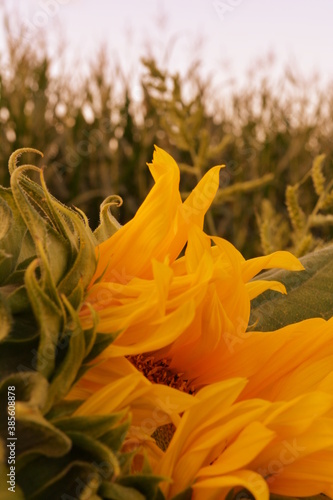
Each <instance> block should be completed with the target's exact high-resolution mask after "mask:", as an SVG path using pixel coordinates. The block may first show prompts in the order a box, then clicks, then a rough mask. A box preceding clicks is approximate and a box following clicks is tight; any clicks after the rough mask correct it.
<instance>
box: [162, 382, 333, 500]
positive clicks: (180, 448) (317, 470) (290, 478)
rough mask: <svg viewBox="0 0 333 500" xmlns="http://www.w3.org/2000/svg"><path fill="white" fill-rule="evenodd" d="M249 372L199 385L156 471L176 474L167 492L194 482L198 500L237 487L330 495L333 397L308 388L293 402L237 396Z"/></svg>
mask: <svg viewBox="0 0 333 500" xmlns="http://www.w3.org/2000/svg"><path fill="white" fill-rule="evenodd" d="M245 384H246V381H245V380H244V379H230V380H228V381H224V382H219V383H216V384H212V385H211V386H207V387H205V388H204V389H202V390H200V391H199V392H198V394H197V395H196V397H195V399H197V400H198V401H199V402H198V404H197V405H195V406H192V407H191V408H189V409H188V410H187V411H186V412H185V413H184V415H183V417H182V419H181V423H180V425H179V426H178V428H177V430H176V432H175V434H174V436H173V438H172V440H171V443H170V445H169V448H168V449H167V451H166V453H165V454H164V455H163V457H162V459H161V460H160V461H159V462H158V464H157V466H156V467H155V470H154V472H156V473H157V474H162V475H166V476H169V477H172V479H173V482H172V483H171V484H169V483H168V484H165V485H164V486H163V492H164V494H165V495H166V498H172V497H173V496H174V495H176V494H178V493H180V492H182V491H184V490H186V489H187V488H188V487H189V486H191V487H193V492H194V493H193V497H192V498H193V499H205V500H209V499H225V498H226V497H227V495H228V493H229V492H230V491H231V490H233V489H234V493H235V494H236V493H237V492H240V490H244V489H245V490H246V491H247V492H251V493H252V495H253V496H254V498H255V499H256V500H268V499H269V493H270V492H271V493H276V494H279V495H287V496H311V495H316V494H320V493H325V494H327V495H329V496H330V497H332V495H333V479H332V478H333V419H332V414H330V412H332V408H333V397H332V396H331V395H329V394H326V393H323V392H313V393H308V394H306V395H303V396H299V397H297V398H294V399H293V400H291V401H289V402H275V403H272V402H268V401H264V400H260V399H252V400H247V401H241V402H238V403H235V400H236V399H237V397H238V396H239V394H240V392H241V391H242V389H243V388H244V385H245Z"/></svg>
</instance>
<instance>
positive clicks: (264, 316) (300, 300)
mask: <svg viewBox="0 0 333 500" xmlns="http://www.w3.org/2000/svg"><path fill="white" fill-rule="evenodd" d="M332 258H333V246H332V245H328V246H326V247H325V248H322V249H321V250H316V251H315V252H313V253H310V254H308V255H306V256H305V257H303V258H301V259H300V260H301V262H302V264H303V266H304V268H305V270H304V271H299V272H293V273H290V272H288V271H284V270H270V271H266V272H264V273H261V274H260V276H258V277H257V278H255V279H265V280H273V281H274V280H277V281H280V282H281V283H283V284H284V285H285V287H286V289H287V292H288V295H281V294H279V293H277V292H274V291H272V290H268V291H266V292H264V293H263V294H262V295H260V296H259V297H257V298H256V299H254V300H253V301H252V304H251V318H250V323H249V324H250V325H254V326H253V328H252V329H255V330H261V331H268V330H276V329H278V328H282V327H283V326H286V325H288V324H291V323H296V322H298V321H302V320H303V319H307V318H316V317H322V318H325V319H329V318H331V317H332V316H333V302H332V294H333V266H332Z"/></svg>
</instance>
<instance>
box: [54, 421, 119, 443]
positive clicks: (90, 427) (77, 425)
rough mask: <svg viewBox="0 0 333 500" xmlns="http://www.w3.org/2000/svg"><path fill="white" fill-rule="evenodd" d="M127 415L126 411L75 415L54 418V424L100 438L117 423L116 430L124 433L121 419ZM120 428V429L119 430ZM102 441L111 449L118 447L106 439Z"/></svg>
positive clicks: (63, 428)
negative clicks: (108, 413) (109, 413)
mask: <svg viewBox="0 0 333 500" xmlns="http://www.w3.org/2000/svg"><path fill="white" fill-rule="evenodd" d="M124 416H125V412H119V413H113V414H112V415H90V416H73V417H63V418H57V419H53V425H55V426H56V427H57V428H58V429H60V430H61V431H63V432H66V433H68V432H73V431H77V432H81V433H84V434H86V435H87V436H90V437H92V438H95V439H97V438H100V437H101V436H103V435H104V434H105V433H106V432H108V431H109V430H110V429H112V427H114V426H115V425H117V424H118V425H117V427H116V428H115V431H118V432H119V433H120V434H121V433H122V429H121V428H120V427H121V426H120V425H119V421H120V420H122V419H123V418H124ZM118 429H119V430H118ZM101 441H102V442H103V443H104V444H106V445H107V446H108V447H109V448H110V449H112V450H116V449H117V448H116V447H113V446H110V445H109V443H108V442H106V441H105V440H104V439H101Z"/></svg>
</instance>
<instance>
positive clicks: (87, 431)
mask: <svg viewBox="0 0 333 500" xmlns="http://www.w3.org/2000/svg"><path fill="white" fill-rule="evenodd" d="M22 153H30V154H31V153H34V154H35V153H37V154H38V151H36V150H31V149H27V150H25V149H23V150H19V151H17V152H16V153H14V154H13V155H12V156H11V158H10V162H9V172H10V188H3V187H0V212H1V221H2V223H1V232H0V310H1V311H0V317H1V323H0V347H1V349H0V365H1V373H0V404H1V411H0V471H1V479H0V497H1V498H9V496H8V495H10V494H11V493H8V488H9V484H10V483H9V484H8V483H7V480H8V481H9V473H8V470H9V469H8V468H7V467H6V465H5V464H7V443H8V441H7V440H6V435H7V436H8V434H7V430H10V429H14V431H11V432H12V434H11V435H16V434H17V435H19V436H20V438H19V440H17V441H15V443H16V450H15V454H16V458H15V470H16V479H15V481H14V485H15V482H16V489H15V493H16V495H15V497H16V498H19V499H23V498H24V499H32V498H33V499H35V500H38V499H40V500H44V499H46V498H48V499H50V500H51V499H58V498H63V499H65V498H95V499H98V498H113V499H115V498H119V499H120V498H124V499H127V498H135V499H142V498H151V499H153V498H155V494H157V489H158V482H159V478H157V477H153V476H152V475H151V474H149V470H148V469H147V467H146V468H143V471H142V473H141V474H139V475H136V476H135V477H133V475H131V464H132V461H133V460H134V458H135V453H133V452H131V453H129V452H126V453H123V452H122V451H121V448H122V443H123V441H124V439H125V437H126V433H127V429H128V428H129V425H130V417H129V415H128V413H127V411H122V412H119V413H114V414H109V415H106V416H100V417H99V416H90V417H89V416H87V417H81V416H72V414H73V412H74V411H75V409H76V408H77V407H78V406H79V405H80V403H81V402H80V401H76V400H75V401H66V400H65V399H64V397H65V396H66V395H67V393H68V391H69V389H70V388H71V387H72V385H73V384H74V383H75V381H76V380H77V379H78V378H79V377H80V376H82V374H83V373H84V372H85V371H86V370H87V369H88V363H89V362H91V361H92V360H93V359H94V358H95V357H96V356H97V355H98V354H99V353H100V352H101V350H103V349H104V348H105V347H107V346H108V345H109V344H110V343H111V342H112V341H113V340H114V339H115V338H116V335H117V332H114V333H112V334H111V333H110V334H103V335H101V334H98V333H97V331H96V321H95V324H94V325H93V327H92V328H90V329H87V330H83V329H82V327H81V325H80V321H79V316H78V311H79V309H80V307H81V305H82V301H83V294H84V292H85V290H86V288H87V286H88V283H89V281H90V280H91V277H92V276H93V274H94V272H95V267H96V259H95V245H96V244H97V242H98V241H102V240H103V238H104V237H106V236H110V234H111V233H112V232H113V231H115V230H116V228H117V224H116V223H115V221H114V219H113V218H112V216H111V215H110V214H109V213H108V212H107V210H106V209H107V206H108V202H107V201H106V202H105V204H104V205H103V207H102V210H101V222H100V225H99V226H98V228H97V230H96V231H95V233H93V232H92V231H91V230H90V228H89V225H88V222H87V219H86V217H85V215H84V214H83V212H81V211H79V210H75V211H74V210H71V209H69V208H67V207H66V206H65V205H63V204H61V203H59V202H58V201H57V200H56V199H55V198H54V197H53V196H51V195H50V193H49V192H48V190H47V189H46V185H45V179H44V174H43V170H39V169H38V168H37V167H34V166H32V165H23V166H18V165H17V159H18V157H19V156H20V155H21V154H22ZM30 172H37V173H39V175H40V184H39V183H36V182H34V181H33V180H32V179H31V178H30V177H29V176H28V175H29V173H30ZM112 201H113V200H109V202H110V203H112ZM55 255H56V258H54V256H55ZM83 270H84V271H83ZM9 391H11V392H10V394H14V397H15V418H16V425H15V427H8V426H9V425H10V426H13V425H14V424H12V423H9V420H8V421H7V401H8V394H9ZM11 398H12V396H11ZM13 439H15V438H13ZM5 450H6V453H5ZM5 455H6V456H5ZM36 471H38V473H36ZM7 474H8V475H7Z"/></svg>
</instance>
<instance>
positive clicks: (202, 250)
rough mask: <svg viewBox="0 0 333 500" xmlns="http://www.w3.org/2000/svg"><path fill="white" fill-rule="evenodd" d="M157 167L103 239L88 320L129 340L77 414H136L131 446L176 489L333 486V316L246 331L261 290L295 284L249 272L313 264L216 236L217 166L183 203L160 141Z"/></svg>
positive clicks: (202, 493)
mask: <svg viewBox="0 0 333 500" xmlns="http://www.w3.org/2000/svg"><path fill="white" fill-rule="evenodd" d="M149 168H150V171H151V173H152V175H153V177H154V180H155V185H154V187H153V188H152V190H151V191H150V193H149V195H148V196H147V198H146V200H145V201H144V203H143V205H142V206H141V207H140V209H139V211H138V212H137V214H136V215H135V217H134V218H133V220H131V221H130V222H129V223H128V224H126V225H125V226H123V227H122V228H120V229H119V230H118V231H117V232H116V233H115V234H113V235H112V236H111V237H110V238H109V239H107V240H106V241H104V242H103V243H101V244H100V245H99V246H97V248H96V257H97V261H98V263H97V269H96V272H95V274H94V276H93V278H92V280H91V283H90V285H89V287H88V292H87V295H86V298H85V303H84V305H83V306H82V308H81V311H80V321H81V324H82V325H83V327H84V328H89V327H91V326H92V324H93V321H94V317H95V316H97V317H98V326H97V329H98V331H99V332H100V333H110V332H118V336H117V338H116V340H115V341H114V342H113V343H112V344H111V345H110V346H109V347H107V348H106V349H105V350H104V351H103V352H102V353H101V354H100V356H99V358H98V359H97V364H96V365H95V366H93V367H92V368H91V369H90V370H89V371H87V372H86V373H85V375H84V376H83V377H82V378H81V379H80V380H79V382H78V383H77V384H76V386H75V387H74V388H73V389H72V391H71V392H70V394H69V396H68V398H69V399H77V398H79V399H81V400H83V401H84V402H83V404H82V405H81V406H80V407H79V408H78V410H77V414H80V415H90V414H103V413H109V412H110V413H111V412H114V411H120V410H122V409H125V408H129V409H130V410H131V413H132V418H133V421H132V427H131V430H130V433H129V435H128V437H127V439H126V441H125V444H124V447H125V449H126V447H129V449H130V448H131V447H132V446H133V447H134V448H135V449H136V450H138V449H142V450H145V452H146V453H147V454H148V457H149V460H150V463H151V465H152V467H153V472H154V473H156V474H158V475H159V476H163V477H166V478H172V481H171V482H170V481H169V482H165V483H164V486H163V493H164V494H165V496H166V498H173V497H174V496H175V495H178V494H181V493H182V492H185V491H186V490H187V489H191V491H192V496H193V498H199V499H200V498H205V499H206V498H207V499H209V498H212V499H213V498H214V499H215V498H216V499H220V498H227V497H228V495H229V494H230V492H233V493H235V494H238V493H240V494H242V491H244V495H245V498H246V497H247V495H249V494H251V495H253V497H254V498H255V499H256V500H267V499H268V498H269V494H270V493H276V494H281V495H294V496H295V495H296V496H297V495H299V496H304V495H315V494H319V493H326V494H327V495H332V494H333V483H332V477H333V469H332V465H331V464H332V463H333V420H332V416H333V412H332V408H333V396H332V392H333V390H332V389H333V370H332V360H333V342H332V340H333V320H330V321H324V320H322V319H319V318H316V319H312V320H306V321H303V322H301V323H296V324H293V325H288V326H287V327H285V328H282V329H280V330H278V331H274V332H255V331H248V322H249V315H250V303H251V300H252V299H253V298H254V297H256V296H257V295H259V294H260V293H262V292H263V291H265V290H268V289H271V290H275V291H278V292H281V293H286V290H285V288H284V286H283V285H282V284H281V283H279V282H276V281H263V280H258V279H257V280H255V281H251V280H252V278H253V277H254V276H256V275H257V274H258V273H259V272H260V271H261V270H262V269H269V268H273V267H280V268H284V269H289V270H293V271H300V270H302V269H303V267H302V265H301V264H300V263H299V261H298V260H297V259H296V258H295V257H293V256H292V255H291V254H289V253H288V252H275V253H273V254H271V255H268V256H264V257H259V258H255V259H250V260H245V259H244V258H243V257H242V255H241V254H240V253H239V252H238V251H237V250H236V249H235V247H234V246H233V245H231V244H230V243H229V242H227V241H226V240H224V239H223V238H219V237H210V236H208V235H207V234H205V232H204V231H203V221H204V215H205V212H206V211H207V209H208V208H209V206H210V204H211V203H212V200H213V198H214V195H215V193H216V190H217V189H218V176H219V170H220V167H214V168H213V169H212V170H210V171H209V172H208V173H207V174H206V175H205V176H204V178H203V179H202V180H201V182H200V183H199V184H198V185H197V187H196V188H195V189H194V191H193V192H192V193H191V195H190V196H189V197H188V198H187V200H185V201H184V202H183V203H182V201H181V197H180V194H179V169H178V167H177V165H176V163H175V162H174V160H173V159H172V158H171V157H170V156H169V155H167V154H166V153H165V152H164V151H162V150H160V149H158V148H156V151H155V153H154V159H153V163H152V164H150V165H149ZM92 311H93V314H92ZM314 333H315V335H314ZM166 401H167V404H166ZM312 464H313V467H312ZM136 466H138V463H137V462H136ZM228 498H229V497H228Z"/></svg>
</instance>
